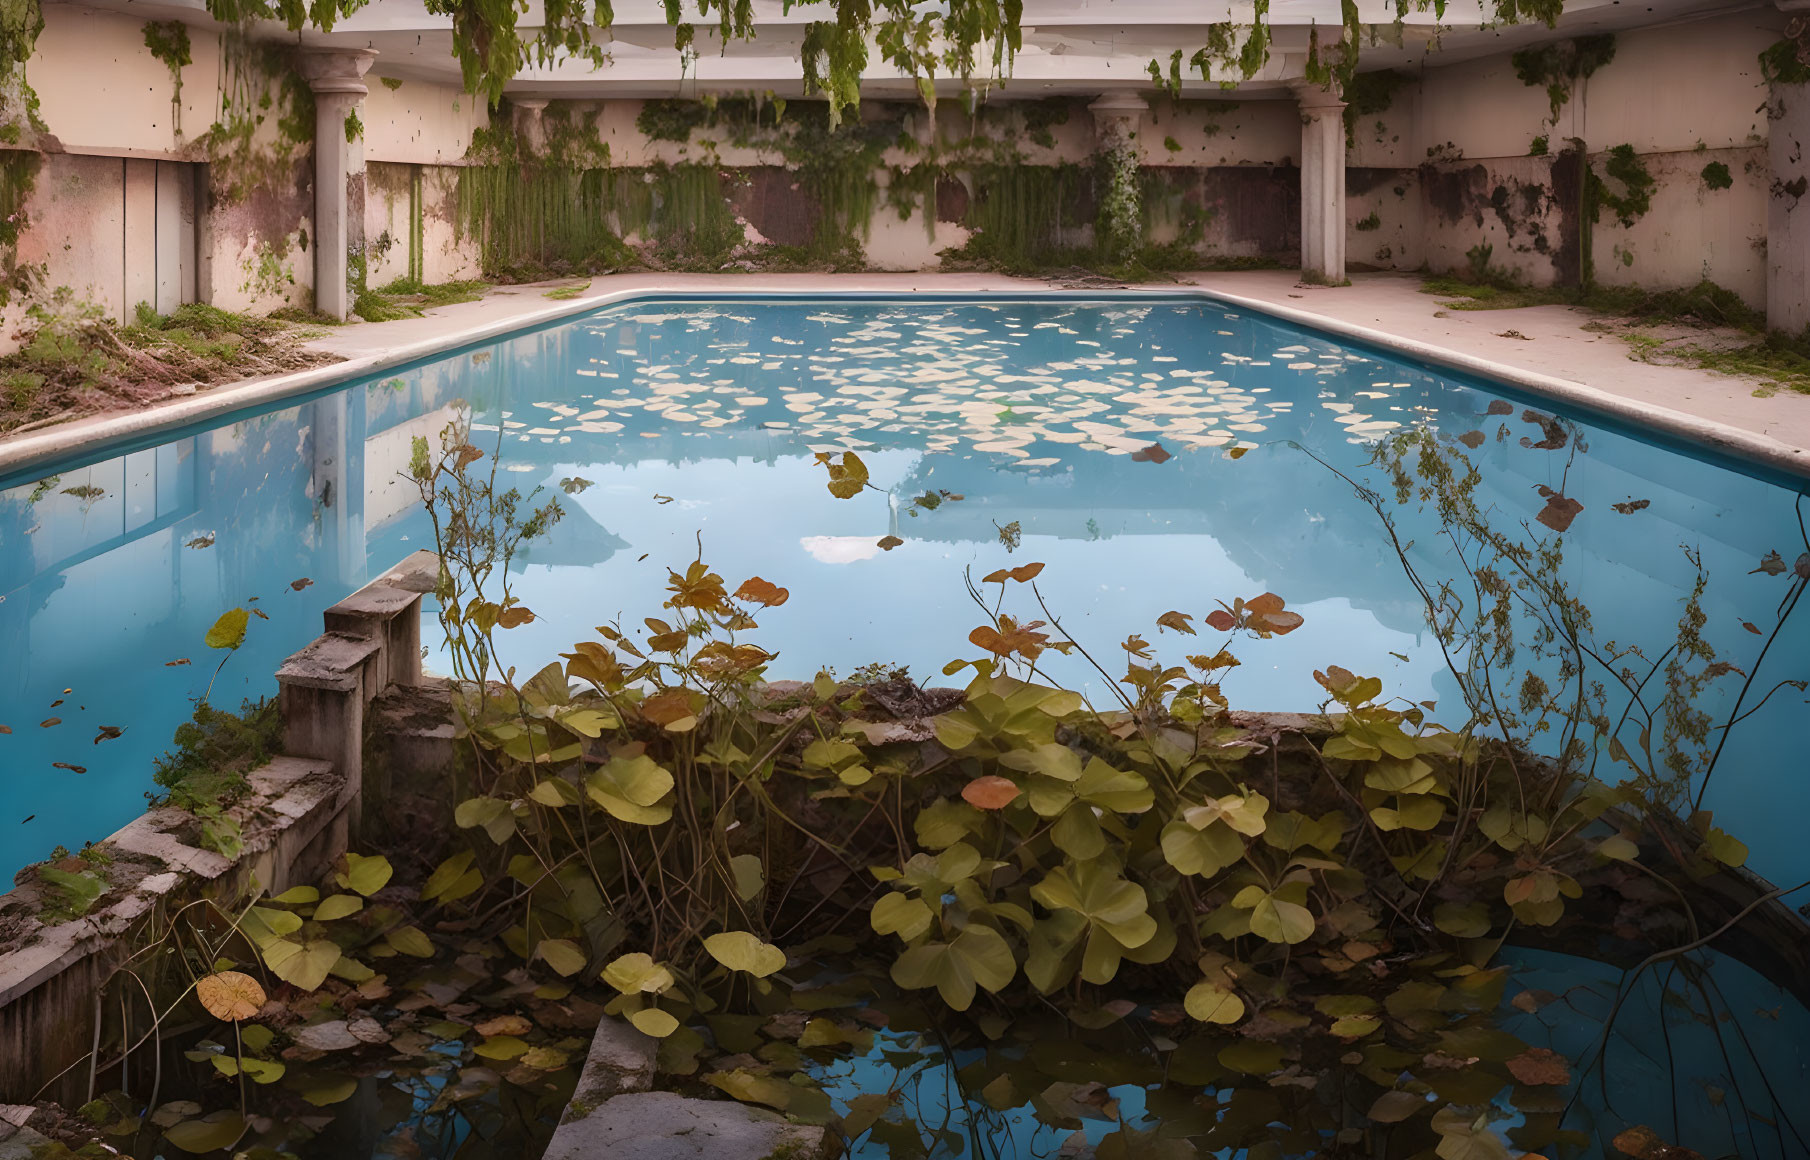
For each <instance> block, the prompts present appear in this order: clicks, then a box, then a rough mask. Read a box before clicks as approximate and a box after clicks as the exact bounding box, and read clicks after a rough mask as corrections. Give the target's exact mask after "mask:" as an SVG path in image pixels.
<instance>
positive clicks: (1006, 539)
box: [993, 520, 1024, 552]
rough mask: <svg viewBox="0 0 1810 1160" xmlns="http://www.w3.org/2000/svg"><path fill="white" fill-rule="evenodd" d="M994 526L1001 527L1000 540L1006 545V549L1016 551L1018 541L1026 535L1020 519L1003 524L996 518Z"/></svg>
mask: <svg viewBox="0 0 1810 1160" xmlns="http://www.w3.org/2000/svg"><path fill="white" fill-rule="evenodd" d="M993 526H994V527H995V528H998V529H999V542H1000V543H1002V544H1004V545H1005V548H1006V551H1008V552H1016V551H1017V550H1018V543H1019V541H1020V540H1021V539H1022V538H1023V536H1024V529H1023V528H1022V527H1020V526H1019V523H1018V521H1017V520H1013V521H1012V522H1011V523H1009V524H1005V525H1001V524H1000V523H999V521H998V520H995V521H993Z"/></svg>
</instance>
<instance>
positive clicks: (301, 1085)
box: [293, 1073, 358, 1108]
mask: <svg viewBox="0 0 1810 1160" xmlns="http://www.w3.org/2000/svg"><path fill="white" fill-rule="evenodd" d="M293 1086H294V1087H295V1088H296V1090H297V1091H299V1092H300V1093H301V1096H302V1098H303V1099H305V1100H307V1101H308V1102H309V1103H311V1104H313V1105H314V1106H315V1107H317V1108H325V1107H330V1106H331V1105H333V1104H337V1103H343V1102H344V1101H346V1100H348V1099H350V1098H351V1097H352V1093H353V1092H355V1091H357V1090H358V1081H357V1080H356V1079H354V1078H353V1077H351V1076H349V1075H317V1074H313V1073H306V1074H303V1075H301V1077H300V1078H299V1080H297V1081H296V1082H295V1083H294V1084H293Z"/></svg>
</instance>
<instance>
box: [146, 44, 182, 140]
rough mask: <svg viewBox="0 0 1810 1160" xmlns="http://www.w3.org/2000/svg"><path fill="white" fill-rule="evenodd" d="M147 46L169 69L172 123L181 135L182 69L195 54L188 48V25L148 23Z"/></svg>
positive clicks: (177, 134) (179, 135)
mask: <svg viewBox="0 0 1810 1160" xmlns="http://www.w3.org/2000/svg"><path fill="white" fill-rule="evenodd" d="M144 32H145V47H146V48H148V49H150V50H151V55H152V56H153V57H155V58H157V59H158V60H160V61H162V62H163V63H164V65H165V67H167V68H168V69H169V70H170V122H171V125H172V126H173V127H174V129H175V132H176V136H178V137H181V136H182V70H183V69H184V68H186V67H188V65H190V64H191V63H193V60H194V57H193V56H192V55H191V54H190V51H189V28H188V25H186V24H184V23H182V21H180V20H158V21H152V22H151V23H149V24H146V25H145V29H144Z"/></svg>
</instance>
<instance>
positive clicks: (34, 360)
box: [0, 290, 334, 433]
mask: <svg viewBox="0 0 1810 1160" xmlns="http://www.w3.org/2000/svg"><path fill="white" fill-rule="evenodd" d="M304 337H305V335H304V334H303V333H301V332H299V331H297V330H295V329H294V328H292V327H290V326H288V325H287V324H285V323H283V322H280V321H277V320H274V319H269V318H257V317H253V316H250V315H245V314H235V313H232V312H231V311H226V310H220V309H218V308H216V307H213V306H207V305H204V304H201V303H190V304H188V305H186V306H182V307H180V308H178V309H177V310H176V311H174V312H173V313H171V314H168V315H164V314H159V313H157V312H156V311H155V310H152V309H151V308H150V307H148V306H145V305H142V304H141V305H140V306H139V308H138V311H137V314H136V317H135V318H134V320H133V322H132V323H131V324H130V325H128V326H120V325H119V324H117V323H115V322H114V321H113V320H111V319H109V318H106V317H104V316H103V315H102V313H101V310H100V308H99V307H97V306H94V305H93V304H91V303H84V302H80V301H77V300H76V299H75V298H74V297H73V295H71V294H70V293H69V292H68V291H67V290H59V291H57V292H55V293H53V294H51V295H49V296H48V297H47V298H45V299H44V300H43V301H41V302H40V303H38V304H36V305H34V306H33V307H32V308H31V310H30V311H29V314H28V318H27V322H26V328H25V333H24V336H23V342H22V345H21V346H20V348H19V349H18V350H17V351H15V352H14V353H12V354H9V355H6V356H4V357H0V433H5V432H9V431H17V430H21V429H24V428H28V427H37V426H42V425H45V424H48V423H53V422H60V421H62V420H65V419H73V418H77V417H79V416H82V415H86V414H92V413H94V412H96V411H104V410H109V409H112V408H115V407H119V406H122V405H125V406H143V405H145V404H147V403H152V402H156V401H158V400H160V399H163V398H166V397H168V396H170V395H173V394H181V393H185V392H186V391H189V390H194V389H197V388H200V387H208V386H214V385H217V384H220V383H227V382H232V381H234V380H237V379H242V378H247V377H250V376H252V375H261V374H275V373H279V372H282V371H289V370H299V369H301V368H303V367H308V366H315V365H317V364H320V363H324V362H332V361H334V358H333V356H331V355H326V354H321V353H319V352H315V351H309V350H306V349H304V348H303V347H302V345H301V340H302V339H303V338H304Z"/></svg>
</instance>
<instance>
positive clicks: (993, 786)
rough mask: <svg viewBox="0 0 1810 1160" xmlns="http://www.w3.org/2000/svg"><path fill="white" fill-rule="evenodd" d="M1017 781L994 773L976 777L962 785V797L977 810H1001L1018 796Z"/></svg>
mask: <svg viewBox="0 0 1810 1160" xmlns="http://www.w3.org/2000/svg"><path fill="white" fill-rule="evenodd" d="M1019 792H1020V791H1019V789H1018V785H1017V783H1015V782H1013V781H1011V780H1010V779H1008V778H1003V777H1000V776H998V775H996V774H988V775H986V776H985V777H977V778H975V779H974V780H973V781H971V782H969V783H968V784H967V785H965V786H963V787H962V797H963V799H965V800H966V801H967V803H968V804H969V805H971V806H973V807H974V808H975V809H978V810H1002V809H1004V808H1006V807H1007V806H1009V805H1011V804H1012V802H1013V801H1014V800H1015V799H1016V798H1017V797H1018V794H1019Z"/></svg>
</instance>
